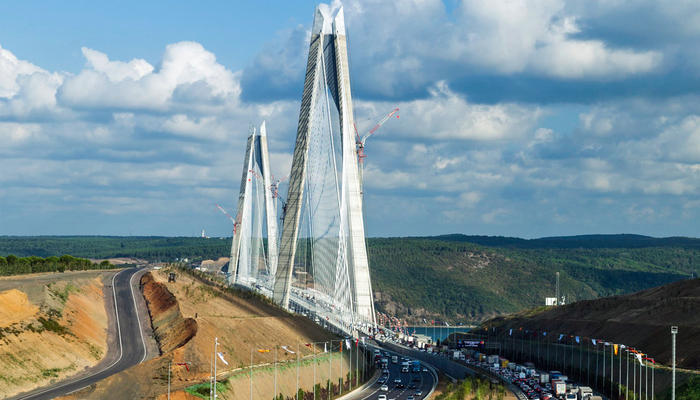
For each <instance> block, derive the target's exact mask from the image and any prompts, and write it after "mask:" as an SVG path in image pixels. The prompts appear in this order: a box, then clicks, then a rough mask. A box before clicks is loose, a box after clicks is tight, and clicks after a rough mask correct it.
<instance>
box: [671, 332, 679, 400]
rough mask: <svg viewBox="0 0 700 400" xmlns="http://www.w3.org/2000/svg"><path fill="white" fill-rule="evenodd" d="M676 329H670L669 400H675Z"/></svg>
mask: <svg viewBox="0 0 700 400" xmlns="http://www.w3.org/2000/svg"><path fill="white" fill-rule="evenodd" d="M677 334H678V327H677V326H672V327H671V363H672V364H671V366H672V367H671V368H672V370H671V400H676V335H677Z"/></svg>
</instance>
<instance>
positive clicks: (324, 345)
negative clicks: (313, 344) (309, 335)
mask: <svg viewBox="0 0 700 400" xmlns="http://www.w3.org/2000/svg"><path fill="white" fill-rule="evenodd" d="M327 344H328V342H325V343H323V352H324V353H328V347H326V345H327Z"/></svg>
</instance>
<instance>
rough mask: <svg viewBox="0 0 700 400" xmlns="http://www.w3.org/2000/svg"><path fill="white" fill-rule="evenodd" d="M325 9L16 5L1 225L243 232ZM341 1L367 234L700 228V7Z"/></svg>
mask: <svg viewBox="0 0 700 400" xmlns="http://www.w3.org/2000/svg"><path fill="white" fill-rule="evenodd" d="M316 4H317V3H315V2H310V1H245V2H244V1H239V2H224V1H198V2H184V1H183V2H171V1H165V0H162V1H149V2H141V1H139V2H137V1H128V0H125V1H120V2H92V1H73V2H59V1H31V0H30V1H24V2H2V3H0V235H93V234H97V235H166V236H195V235H199V233H200V231H201V230H202V229H204V230H205V231H206V232H207V234H209V235H211V236H227V235H230V234H231V229H232V226H231V223H230V221H229V220H228V219H227V218H226V217H225V216H224V215H223V214H221V213H220V212H219V211H218V210H217V209H216V208H215V204H216V203H219V204H221V205H222V206H224V208H227V209H229V210H230V211H233V210H234V209H235V205H236V199H237V196H238V193H237V192H238V185H239V182H240V176H241V175H240V174H241V168H242V165H243V161H242V159H243V156H244V152H245V140H246V137H247V135H248V130H249V126H250V125H251V124H259V123H260V122H262V121H263V120H265V121H266V124H267V132H268V140H269V142H270V144H269V145H270V152H271V169H272V171H273V173H274V174H275V175H276V176H285V175H287V174H288V173H289V169H290V165H291V153H292V151H293V146H294V139H295V135H296V123H297V121H298V113H299V107H300V97H301V92H302V87H303V78H304V69H305V65H306V56H307V50H308V40H309V30H310V27H311V23H312V19H313V10H314V8H315V6H316ZM343 6H344V10H345V18H346V28H347V32H348V46H349V48H348V52H349V57H350V71H351V78H350V79H351V86H352V93H353V98H354V105H355V118H356V122H357V126H358V129H359V130H360V131H367V130H369V129H370V128H371V127H372V126H373V125H374V123H375V122H376V121H377V120H379V119H381V118H382V116H383V115H385V114H386V113H388V112H389V111H391V110H392V109H393V108H395V107H399V108H400V113H399V115H400V118H398V119H391V120H390V121H388V122H387V123H386V124H385V125H384V126H383V127H382V128H381V129H380V130H379V131H378V133H377V134H376V135H374V136H372V137H371V138H370V139H369V140H368V141H367V145H366V147H365V152H366V154H367V158H366V161H365V163H366V164H365V172H364V176H365V187H364V193H365V194H364V196H365V202H364V211H365V226H366V231H367V235H368V236H422V235H434V234H445V233H465V234H475V235H503V236H519V237H526V238H534V237H542V236H555V235H573V234H590V233H637V234H646V235H652V236H693V237H698V236H700V223H698V220H699V219H700V101H699V100H700V2H697V1H685V0H678V1H674V2H658V1H653V0H649V1H647V0H632V1H619V0H607V1H603V0H601V1H591V0H585V1H560V0H533V1H528V0H519V1H514V0H501V1H496V0H489V1H476V0H462V1H459V0H446V1H442V0H404V1H394V2H388V1H379V0H348V1H345V2H343Z"/></svg>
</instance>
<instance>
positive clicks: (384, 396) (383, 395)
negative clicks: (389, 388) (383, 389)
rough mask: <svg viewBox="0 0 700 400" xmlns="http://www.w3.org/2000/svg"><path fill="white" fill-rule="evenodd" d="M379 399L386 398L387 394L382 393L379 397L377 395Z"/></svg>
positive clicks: (384, 399) (383, 399)
mask: <svg viewBox="0 0 700 400" xmlns="http://www.w3.org/2000/svg"><path fill="white" fill-rule="evenodd" d="M377 400H386V395H385V394H380V395H379V397H377Z"/></svg>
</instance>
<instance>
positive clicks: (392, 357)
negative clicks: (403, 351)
mask: <svg viewBox="0 0 700 400" xmlns="http://www.w3.org/2000/svg"><path fill="white" fill-rule="evenodd" d="M398 362H399V357H398V356H391V363H392V364H396V363H398Z"/></svg>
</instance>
